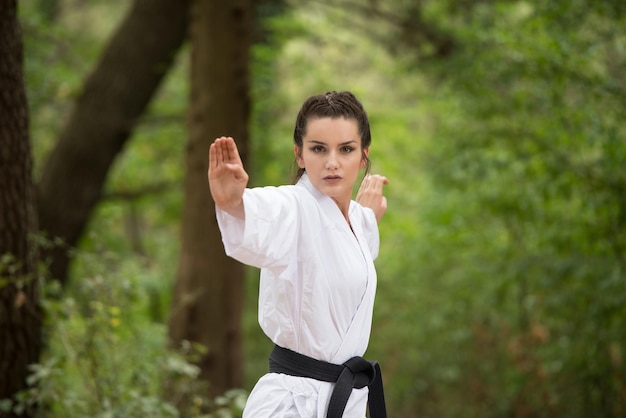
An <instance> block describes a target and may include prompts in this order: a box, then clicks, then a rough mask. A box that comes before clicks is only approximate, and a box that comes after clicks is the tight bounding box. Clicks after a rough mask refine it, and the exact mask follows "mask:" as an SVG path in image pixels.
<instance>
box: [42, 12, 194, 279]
mask: <svg viewBox="0 0 626 418" xmlns="http://www.w3.org/2000/svg"><path fill="white" fill-rule="evenodd" d="M188 12H189V0H176V1H171V0H136V1H135V3H134V5H133V7H132V9H131V11H130V12H129V14H128V16H127V17H126V19H125V20H124V22H123V23H122V25H121V26H120V28H119V29H118V31H117V33H116V34H115V35H114V36H113V38H112V39H111V41H110V43H109V45H108V47H107V48H106V50H105V51H104V53H103V55H102V58H101V60H100V63H99V64H98V66H97V67H96V69H95V71H94V72H93V73H92V74H91V75H90V76H89V77H88V79H87V81H86V83H85V85H84V87H83V92H82V94H81V95H80V97H79V98H78V100H77V103H76V106H75V108H74V110H73V112H72V113H71V115H70V117H69V119H68V122H67V124H66V125H65V127H64V129H63V131H62V133H61V135H60V138H59V142H58V144H57V145H56V147H55V149H54V150H53V152H52V153H51V155H50V156H49V158H48V160H47V161H46V164H45V166H44V169H43V172H42V176H41V179H40V182H39V190H38V196H37V198H38V209H39V222H40V225H41V228H42V230H43V231H45V232H46V233H47V234H48V236H49V237H51V238H56V237H60V238H62V239H63V240H64V242H65V244H66V245H67V246H70V247H72V246H75V245H76V244H77V242H78V240H79V239H80V237H81V235H82V233H83V230H84V228H85V225H86V224H87V221H88V220H89V217H90V216H91V213H92V211H93V209H94V206H95V205H96V203H97V202H98V200H99V199H100V196H101V193H102V189H103V185H104V181H105V178H106V175H107V173H108V170H109V168H110V166H111V164H112V163H113V161H114V159H115V157H116V156H117V155H118V154H119V153H120V151H121V150H122V147H123V145H124V144H125V143H126V141H127V140H128V138H129V137H130V135H131V133H132V130H133V128H134V126H135V124H136V122H137V119H138V118H139V117H140V116H141V114H142V113H143V112H144V110H145V109H146V107H147V105H148V103H149V101H150V99H151V98H152V96H153V94H154V93H155V91H156V89H157V87H158V86H159V84H160V82H161V80H162V79H163V77H164V76H165V74H166V73H167V70H168V69H169V67H170V66H171V64H172V62H173V60H174V56H175V54H176V51H177V50H178V49H179V48H180V46H181V45H182V43H183V41H184V39H185V38H186V35H187V25H188ZM44 256H45V259H46V261H48V262H50V263H51V264H50V271H51V275H52V277H54V278H56V279H59V280H60V281H61V282H65V280H66V278H67V270H68V263H69V259H68V254H67V248H66V247H60V246H55V247H54V248H53V249H51V250H48V252H47V253H46V254H44Z"/></svg>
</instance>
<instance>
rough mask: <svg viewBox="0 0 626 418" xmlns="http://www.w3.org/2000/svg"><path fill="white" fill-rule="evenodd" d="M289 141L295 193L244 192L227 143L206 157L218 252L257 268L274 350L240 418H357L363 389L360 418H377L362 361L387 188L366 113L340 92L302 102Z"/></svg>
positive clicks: (373, 380) (368, 366) (375, 384)
mask: <svg viewBox="0 0 626 418" xmlns="http://www.w3.org/2000/svg"><path fill="white" fill-rule="evenodd" d="M294 142H295V144H294V154H295V158H296V162H297V165H298V167H299V171H298V176H297V183H296V184H295V185H286V186H280V187H262V188H252V189H249V188H246V186H247V183H248V174H247V173H246V171H245V170H244V167H243V164H242V162H241V159H240V157H239V153H238V151H237V147H236V145H235V142H234V140H233V139H232V138H230V137H221V138H217V139H216V140H215V141H214V142H213V144H212V145H211V149H210V154H209V155H210V161H209V173H208V176H209V185H210V188H211V194H212V196H213V199H214V201H215V204H216V209H217V220H218V223H219V227H220V230H221V232H222V239H223V242H224V247H225V250H226V253H227V254H228V255H229V256H231V257H233V258H235V259H237V260H239V261H241V262H242V263H245V264H248V265H251V266H255V267H259V268H260V269H261V282H260V292H259V324H260V325H261V328H262V329H263V331H264V332H265V334H266V335H267V336H268V337H269V338H270V339H271V340H272V341H273V342H274V343H275V345H276V346H275V349H274V351H273V352H272V355H271V357H270V373H268V374H266V375H265V376H263V377H262V378H261V379H260V380H259V381H258V383H257V384H256V386H255V388H254V390H253V391H252V393H251V394H250V397H249V399H248V402H247V404H246V407H245V410H244V418H265V417H268V418H270V417H271V418H281V417H283V418H287V417H311V418H322V417H341V416H343V417H354V418H365V416H366V407H367V405H366V404H367V400H368V387H369V392H370V415H371V416H372V417H373V418H378V417H384V416H385V412H384V399H382V381H381V379H380V370H379V369H378V365H377V364H376V363H375V362H368V361H366V360H364V359H362V358H361V357H360V356H362V355H363V354H364V353H365V350H366V348H367V345H368V341H369V336H370V329H371V322H372V311H373V305H374V296H375V292H376V271H375V268H374V263H373V260H374V259H375V258H376V256H377V255H378V247H379V236H378V226H377V222H378V221H379V220H380V218H381V217H382V216H383V214H384V213H385V211H386V209H387V200H386V198H385V197H384V196H383V185H385V184H387V183H388V181H387V179H386V178H385V177H383V176H380V175H369V174H368V173H367V172H368V169H369V159H368V155H369V147H370V143H371V135H370V128H369V121H368V118H367V113H366V112H365V110H364V109H363V106H362V105H361V103H360V102H359V101H358V100H357V99H356V97H355V96H354V95H353V94H352V93H350V92H340V93H337V92H329V93H326V94H323V95H317V96H312V97H310V98H308V99H307V100H306V101H305V102H304V104H303V105H302V108H301V109H300V112H299V113H298V117H297V119H296V126H295V130H294ZM361 170H365V172H366V175H365V177H364V179H363V181H362V183H361V186H360V188H359V192H358V193H357V197H356V201H354V200H352V191H353V186H354V185H355V183H356V182H357V179H358V177H359V173H360V171H361ZM374 392H375V393H374ZM373 398H375V399H374V401H376V402H373V401H372V399H373Z"/></svg>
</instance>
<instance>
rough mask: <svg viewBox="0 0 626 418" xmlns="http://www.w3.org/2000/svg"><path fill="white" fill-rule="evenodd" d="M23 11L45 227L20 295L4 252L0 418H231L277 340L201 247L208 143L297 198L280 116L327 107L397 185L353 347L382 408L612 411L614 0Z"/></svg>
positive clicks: (618, 328) (621, 16) (624, 270)
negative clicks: (354, 110) (345, 118)
mask: <svg viewBox="0 0 626 418" xmlns="http://www.w3.org/2000/svg"><path fill="white" fill-rule="evenodd" d="M168 3H171V4H169V6H166V5H167V4H168ZM174 3H176V6H174V5H173V4H174ZM17 6H18V12H19V15H18V18H19V23H20V25H21V31H22V32H21V33H22V40H23V42H24V83H25V87H26V94H27V97H28V113H29V119H30V122H29V136H30V143H31V147H32V156H33V172H32V177H33V180H32V181H33V183H34V184H35V185H36V186H37V191H38V195H37V198H36V199H35V202H34V205H39V207H37V212H38V213H39V227H40V229H41V230H42V231H41V233H40V234H39V235H38V238H37V240H36V244H35V243H34V242H33V241H30V242H31V244H30V245H37V247H38V248H39V251H40V261H39V267H38V268H37V269H36V272H37V273H36V277H37V279H36V280H30V281H26V282H24V281H19V280H17V281H16V279H15V276H14V275H13V276H12V274H14V272H15V271H16V269H15V268H13V267H15V265H16V264H15V261H16V260H15V259H14V257H11V256H10V255H8V253H7V254H5V255H3V256H2V259H0V271H3V272H4V273H3V275H2V276H3V278H2V281H1V282H0V296H1V299H2V303H3V304H5V305H4V306H9V305H11V306H18V305H20V304H18V300H19V301H22V302H23V300H24V298H25V296H24V294H25V293H23V292H22V290H21V289H30V290H29V291H30V292H31V293H28V292H27V293H28V294H29V295H32V297H31V299H30V301H31V302H33V303H35V304H36V306H37V307H38V309H41V312H42V315H41V316H40V318H41V321H42V322H41V324H39V325H37V324H34V325H33V326H34V327H35V328H34V329H38V328H37V327H40V328H41V335H42V337H41V341H40V342H39V343H37V344H40V346H41V349H40V350H38V351H37V352H36V353H34V354H33V355H34V356H35V357H38V360H37V361H35V363H36V364H35V365H31V366H30V367H29V368H28V370H27V373H28V376H27V378H26V380H25V381H24V383H25V384H22V386H20V383H16V381H15V380H13V381H11V382H9V380H10V379H9V378H8V376H14V374H10V373H9V372H8V371H7V370H9V369H10V368H11V367H17V366H18V364H17V362H13V364H8V363H9V361H8V360H7V359H9V358H12V357H10V356H9V354H10V353H11V350H17V349H19V348H20V347H19V344H16V343H15V344H14V343H12V341H17V340H15V339H13V340H12V338H14V337H12V336H11V332H12V331H10V330H9V331H7V329H8V328H7V327H6V323H7V318H0V319H1V320H2V324H0V325H2V326H3V327H4V328H2V329H1V331H2V339H0V346H1V347H2V348H1V349H0V354H1V355H3V359H4V360H3V361H2V365H1V367H2V368H3V370H1V371H0V374H1V376H4V377H0V379H2V380H4V383H2V384H0V389H2V391H0V394H1V395H2V396H0V398H3V397H4V399H2V400H0V416H6V417H9V416H11V417H12V416H44V417H136V416H150V417H175V416H182V417H201V416H202V417H230V416H240V415H239V414H240V409H241V406H242V403H243V402H244V401H245V397H246V393H247V392H248V391H249V390H250V389H251V388H252V385H253V384H254V383H255V382H256V380H257V379H258V377H259V376H260V375H262V374H263V373H265V372H266V370H267V356H268V354H269V352H270V350H271V344H270V342H269V341H268V340H267V339H266V338H265V337H264V336H263V335H262V334H261V332H260V330H259V327H258V325H257V323H256V312H257V311H256V309H257V305H256V297H257V294H256V292H257V287H258V280H257V276H258V272H257V271H254V270H253V269H245V270H244V269H240V270H238V269H239V267H237V266H233V265H232V264H228V261H222V260H223V254H221V253H220V251H222V250H220V248H219V245H217V244H219V236H218V237H217V241H216V238H215V229H214V228H213V229H210V228H211V226H210V224H211V223H213V220H212V218H211V217H212V216H213V212H212V204H211V203H210V201H209V193H208V186H207V185H206V160H207V156H208V152H207V151H208V146H209V143H210V142H211V140H212V139H213V138H214V137H215V136H218V135H222V134H225V135H233V136H236V137H237V140H238V141H241V143H240V146H242V151H243V152H244V154H245V155H244V157H245V160H246V166H247V168H248V171H249V172H250V174H251V183H252V185H278V184H283V183H289V182H290V179H291V175H292V173H293V154H292V129H293V122H294V120H295V116H296V114H297V111H298V109H299V106H300V104H301V103H302V101H303V100H304V99H305V98H306V97H307V96H309V95H311V94H317V93H323V92H325V91H328V90H351V91H353V92H354V93H355V94H356V95H357V96H358V97H359V98H360V99H361V100H362V102H363V104H364V106H365V107H366V109H367V110H368V113H369V115H370V119H371V125H372V138H373V142H372V148H371V153H370V157H371V159H372V162H373V167H372V171H373V172H377V173H381V174H384V175H386V176H387V177H388V178H389V179H390V185H389V186H388V187H387V189H386V192H387V196H388V202H389V210H388V212H387V214H386V215H385V217H384V218H383V220H382V222H381V225H380V233H381V244H382V245H381V253H380V256H379V258H378V259H377V261H376V264H377V268H378V275H379V285H378V294H377V300H376V306H375V317H374V324H373V331H372V339H371V343H370V346H369V349H368V352H367V354H366V357H367V358H371V359H377V360H378V361H379V362H380V363H381V365H382V368H383V375H384V379H385V388H386V398H387V404H388V413H389V416H390V417H405V418H412V417H416V418H417V417H420V418H427V417H430V418H448V417H459V418H461V417H485V418H490V417H493V418H496V417H515V418H524V417H573V418H578V417H581V418H582V417H585V418H593V417H598V418H599V417H603V418H605V417H625V416H626V364H625V361H626V358H625V356H626V124H625V123H624V121H626V30H625V28H626V2H624V1H623V0H602V1H589V0H587V1H586V0H549V1H540V0H526V1H523V0H421V1H417V0H388V1H380V0H328V1H317V0H313V1H303V0H284V1H280V0H266V1H264V0H257V1H254V2H252V1H248V2H246V1H239V2H237V1H218V0H213V1H210V0H195V1H191V0H185V1H182V0H181V1H180V2H168V1H162V0H155V1H146V0H135V1H131V0H91V1H88V2H84V1H78V0H56V1H46V0H22V1H19V2H17ZM142 10H143V12H144V15H152V16H153V17H152V18H153V23H152V26H150V25H149V24H147V23H146V21H147V20H146V19H144V20H143V21H141V20H137V22H144V23H143V26H141V25H140V24H139V23H136V24H133V22H135V21H134V20H132V19H131V18H130V16H131V15H133V13H135V14H137V13H139V12H141V11H142ZM189 10H191V12H190V13H189ZM248 12H250V13H248ZM220 13H224V14H220ZM188 18H189V20H187V19H188ZM159 19H160V20H159ZM229 19H238V20H237V22H238V23H237V25H241V26H237V27H234V26H233V25H232V24H231V23H230V22H231V20H229ZM233 28H234V29H233ZM242 28H243V29H242ZM123 31H126V32H123ZM123 36H126V38H124V37H123ZM167 36H169V38H166V37H167ZM144 38H145V42H144V43H143V44H137V45H135V43H133V41H132V40H133V39H136V40H137V42H139V40H140V39H144ZM152 38H154V39H155V40H156V41H155V42H152V43H150V42H151V41H150V40H151V39H152ZM165 38H166V39H165ZM240 41H241V42H243V43H241V44H236V43H237V42H240ZM203 42H205V43H203ZM246 42H247V43H246ZM115 45H118V46H121V47H122V48H123V47H128V48H134V49H128V50H127V51H126V52H124V53H118V54H117V55H115V53H113V52H111V51H112V49H114V48H113V47H114V46H115ZM133 45H135V46H133ZM220 47H222V48H220ZM159 48H161V49H162V50H163V52H162V53H163V57H160V58H152V57H151V56H149V54H156V53H157V52H156V51H157V50H159ZM120 50H121V49H120ZM233 51H234V52H233ZM237 51H238V52H237ZM143 52H145V54H146V55H145V56H144V55H142V54H143ZM237 54H239V55H237ZM237 57H239V58H237ZM241 57H243V59H241ZM2 59H4V58H2ZM107 60H109V61H107ZM231 61H232V62H233V63H234V64H233V63H231ZM107 62H109V63H115V65H113V66H110V67H108V68H109V73H108V75H107V76H106V77H104V78H101V79H100V81H98V79H97V74H99V73H98V71H100V70H102V68H103V67H106V65H107V64H106V63H107ZM164 63H165V64H164ZM148 64H150V65H151V67H150V68H148V69H147V71H148V72H151V74H152V73H155V74H156V73H158V77H156V78H155V77H152V78H151V76H146V75H142V74H143V73H141V71H142V65H148ZM157 64H158V66H157ZM135 73H136V74H137V75H136V78H135V79H132V78H131V77H130V75H131V74H135ZM161 77H162V80H161ZM229 77H233V78H232V79H230V78H229ZM129 80H131V81H129ZM147 84H149V85H147ZM98 86H99V87H98ZM233 86H235V87H236V88H233ZM141 89H143V90H141ZM140 90H141V91H140ZM124 95H127V96H128V97H130V98H131V99H128V100H126V101H125V102H124V101H122V99H120V97H122V96H124ZM134 99H136V100H135V102H133V103H130V104H129V100H130V101H131V102H132V100H134ZM203 106H204V107H203ZM86 109H88V110H89V112H90V113H88V114H85V115H83V117H82V118H81V117H79V116H80V115H79V114H80V112H81V110H82V111H87V110H86ZM111 109H117V110H119V111H120V114H122V113H124V112H126V113H124V115H123V117H126V118H128V119H123V118H122V119H120V120H121V122H120V123H119V124H118V128H117V130H113V131H111V132H109V134H108V135H109V137H110V138H112V139H111V140H109V142H103V141H102V140H101V136H102V135H107V132H108V131H107V129H108V128H107V126H108V125H107V123H108V122H106V120H107V118H109V119H115V118H116V117H118V119H119V118H120V117H122V116H119V115H118V116H115V115H113V116H111ZM220 112H222V113H220ZM77 115H79V116H77ZM203 115H204V116H206V117H207V118H209V119H210V116H211V115H215V117H214V118H213V119H212V120H204V121H202V119H203V117H204V116H203ZM232 115H235V116H237V117H236V118H234V119H232V118H231V119H229V118H230V117H231V116H232ZM2 117H3V116H0V119H1V118H2ZM77 120H81V121H82V122H80V124H81V127H80V129H78V128H76V126H74V128H76V129H74V130H72V129H70V125H72V123H75V124H76V123H77V122H76V121H77ZM72 121H74V122H72ZM203 124H204V125H203ZM120 125H121V126H123V128H122V129H121V130H120V128H119V126H120ZM205 125H209V126H210V127H209V128H206V129H204V128H202V126H205ZM199 126H200V127H199ZM70 131H71V132H73V133H71V134H70V133H69V132H70ZM72 135H73V136H74V140H75V142H71V141H68V137H70V136H72ZM63 141H66V142H65V143H66V145H65V147H66V148H65V151H59V149H61V147H62V146H63V145H62V143H63ZM98 141H99V142H98ZM77 144H79V145H77ZM0 147H5V144H0ZM5 150H6V148H5ZM63 152H65V154H72V155H73V158H74V159H73V160H72V158H69V159H60V156H61V155H62V154H63ZM5 155H6V153H5ZM104 155H107V156H109V157H108V158H109V161H108V163H107V162H104V163H103V162H101V161H99V158H101V157H103V156H104ZM3 161H6V160H3ZM51 161H54V164H55V167H56V170H57V171H55V170H54V169H53V168H51V167H52V166H53V164H52V163H51ZM68 161H74V163H68ZM61 172H63V173H64V174H63V175H60V174H59V173H61ZM96 172H98V173H100V176H101V179H100V180H97V179H96V180H94V183H91V185H90V186H88V187H85V188H84V189H83V188H79V187H78V186H76V185H74V183H73V182H80V181H84V182H86V181H87V180H88V178H89V177H90V175H91V174H89V173H96ZM3 173H4V172H3ZM46 173H48V174H49V175H47V174H46ZM54 173H57V174H54ZM3 175H5V174H3ZM94 175H95V174H94ZM194 178H195V179H196V180H195V182H194V181H192V179H194ZM60 179H62V180H60ZM98 181H100V183H101V187H99V188H98V187H96V186H94V184H96V185H97V184H98ZM0 184H2V183H1V182H0ZM2 193H3V194H4V193H5V191H2ZM90 193H91V194H90ZM88 195H89V196H92V197H91V198H90V199H91V202H93V204H92V205H91V206H90V205H88V204H86V205H85V208H86V209H84V213H83V214H82V215H81V216H82V218H81V219H84V225H83V227H75V228H74V229H71V228H70V230H71V231H73V232H72V234H70V233H69V232H68V235H65V236H63V235H62V236H61V237H60V238H59V237H57V235H58V234H60V233H55V229H54V225H61V224H63V222H66V221H67V222H70V218H72V217H74V216H77V215H76V213H75V211H74V208H78V207H79V206H80V205H81V203H79V202H81V201H83V200H84V199H86V196H88ZM81 199H83V200H81ZM55 205H56V206H55ZM53 207H56V208H57V209H55V210H57V212H56V215H54V216H56V217H54V216H53V215H50V214H51V213H54V210H53V209H50V208H53ZM203 218H204V222H205V223H207V226H204V224H203V223H202V222H203V221H202V219H203ZM194 234H196V235H195V236H194V237H192V238H190V237H191V236H192V235H194ZM209 235H211V237H212V238H213V241H212V242H213V243H214V246H213V247H210V246H208V247H207V246H205V244H202V245H200V244H199V245H195V244H193V243H194V242H199V241H201V240H203V239H208V236H209ZM215 242H217V244H215ZM0 249H2V250H5V251H6V250H7V249H6V247H4V244H3V246H2V247H0ZM67 251H69V254H70V257H69V259H68V264H67V266H65V267H63V262H61V263H60V264H61V267H60V269H58V270H55V266H58V265H59V262H58V261H57V260H62V259H63V255H60V254H62V253H67ZM203 251H204V252H203ZM0 252H2V251H0ZM222 252H223V251H222ZM212 257H216V258H212ZM220 257H222V258H220ZM18 258H19V257H18ZM194 260H195V261H194ZM17 261H18V262H19V259H18V260H17ZM194 263H199V264H201V265H202V267H201V268H197V267H195V266H197V264H194ZM17 265H19V263H18V264H17ZM203 269H204V270H203ZM18 270H19V269H18ZM189 271H191V272H192V273H187V272H189ZM7 272H8V273H7ZM212 272H215V273H214V274H213V273H212ZM244 276H245V277H244ZM207 286H210V288H208V289H205V287H207ZM220 286H221V287H220ZM35 287H36V288H35ZM33 288H35V290H33ZM222 291H224V292H226V293H222ZM24 292H26V290H24ZM205 296H206V297H205ZM20 303H21V302H20ZM20 306H21V305H20ZM6 309H8V308H5V310H3V312H6ZM203 321H205V322H203ZM22 325H23V324H22ZM22 325H20V326H22ZM214 329H215V330H218V331H219V332H217V331H215V332H217V334H215V333H213V332H214V331H212V330H214ZM218 339H219V340H220V343H217V342H216V341H217V340H218ZM7 353H9V354H7ZM31 360H32V359H31ZM30 362H31V363H32V361H30ZM241 364H243V367H241ZM18 375H19V373H18ZM16 385H17V386H16ZM16 393H17V394H16ZM13 395H14V396H13Z"/></svg>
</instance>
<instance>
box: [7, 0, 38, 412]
mask: <svg viewBox="0 0 626 418" xmlns="http://www.w3.org/2000/svg"><path fill="white" fill-rule="evenodd" d="M16 9H17V2H16V0H3V1H0V57H2V58H1V59H0V399H7V398H12V397H13V395H15V394H16V393H17V392H18V391H20V390H23V389H25V388H26V387H27V384H26V377H27V376H28V366H29V365H30V364H33V363H37V362H38V361H39V353H40V348H41V334H40V331H41V312H40V308H39V286H38V277H37V247H36V245H34V243H31V242H30V235H31V234H32V233H34V232H35V231H36V222H37V219H36V216H35V210H34V206H33V205H34V191H33V184H32V155H31V149H30V142H29V137H28V105H27V101H26V91H25V88H24V78H23V70H22V62H23V57H22V39H21V33H20V29H19V25H18V21H17V10H16ZM29 414H30V411H27V413H26V414H23V415H20V416H22V417H25V416H30V415H29ZM13 416H17V415H14V414H12V413H9V412H6V413H3V412H0V417H13Z"/></svg>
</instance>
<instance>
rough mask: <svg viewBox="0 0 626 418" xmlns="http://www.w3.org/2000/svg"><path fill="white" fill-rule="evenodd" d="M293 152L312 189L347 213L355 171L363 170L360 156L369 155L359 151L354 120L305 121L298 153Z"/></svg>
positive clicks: (358, 138) (359, 144)
mask: <svg viewBox="0 0 626 418" xmlns="http://www.w3.org/2000/svg"><path fill="white" fill-rule="evenodd" d="M294 152H295V154H296V160H297V162H298V166H299V167H300V168H304V169H305V170H306V173H307V176H308V177H309V180H310V181H311V183H312V184H313V186H314V187H315V188H316V189H317V190H319V191H320V192H322V193H324V194H325V195H327V196H330V197H331V198H333V199H334V200H335V202H337V204H338V205H339V207H340V208H341V209H342V210H347V208H348V206H349V203H350V199H352V188H353V186H354V183H355V182H356V180H357V178H358V175H359V170H360V169H361V168H364V167H365V163H366V161H365V160H364V158H363V153H365V155H367V154H368V152H369V149H368V148H366V149H365V150H362V149H361V136H360V135H359V130H358V126H357V122H356V120H354V119H346V118H319V119H309V121H308V123H307V128H306V135H305V136H304V138H302V150H300V149H299V148H298V146H297V145H296V146H295V147H294Z"/></svg>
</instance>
